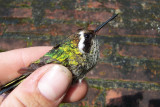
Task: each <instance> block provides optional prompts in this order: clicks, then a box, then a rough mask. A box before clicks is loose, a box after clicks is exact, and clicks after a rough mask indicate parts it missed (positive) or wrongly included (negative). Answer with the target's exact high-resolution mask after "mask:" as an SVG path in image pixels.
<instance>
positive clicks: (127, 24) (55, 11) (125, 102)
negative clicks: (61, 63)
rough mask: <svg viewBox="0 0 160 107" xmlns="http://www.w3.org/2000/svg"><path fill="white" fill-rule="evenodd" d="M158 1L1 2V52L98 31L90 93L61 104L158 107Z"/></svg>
mask: <svg viewBox="0 0 160 107" xmlns="http://www.w3.org/2000/svg"><path fill="white" fill-rule="evenodd" d="M159 12H160V1H159V0H0V52H3V51H7V50H12V49H17V48H24V47H30V46H46V45H55V44H57V43H59V42H60V41H62V40H63V39H64V37H66V36H68V35H70V34H72V33H74V32H75V31H76V30H77V29H79V28H88V29H94V28H95V27H96V26H97V25H99V24H101V23H103V22H104V21H106V20H107V19H109V18H110V17H111V16H112V15H113V14H116V13H119V15H118V17H116V19H115V20H113V21H112V22H110V23H109V24H108V25H107V26H105V27H104V28H103V29H102V30H101V31H100V32H99V33H98V39H99V41H100V43H101V46H100V50H101V51H100V56H101V59H100V61H99V63H98V64H97V66H96V67H95V68H94V69H93V70H91V71H90V72H89V73H88V74H87V79H86V80H87V81H88V84H89V86H90V87H89V90H88V94H87V96H86V97H85V98H84V99H83V100H82V101H79V102H76V103H71V104H63V105H61V106H75V107H76V106H87V107H88V106H98V107H99V106H103V107H104V106H107V107H109V106H112V107H113V106H115V107H158V106H159V107H160V85H159V82H160V14H159Z"/></svg>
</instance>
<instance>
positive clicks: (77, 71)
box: [0, 14, 118, 95]
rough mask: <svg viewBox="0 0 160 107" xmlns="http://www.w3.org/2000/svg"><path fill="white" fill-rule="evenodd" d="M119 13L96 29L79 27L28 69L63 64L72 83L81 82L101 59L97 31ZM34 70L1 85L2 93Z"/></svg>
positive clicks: (8, 90)
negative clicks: (69, 74) (70, 75)
mask: <svg viewBox="0 0 160 107" xmlns="http://www.w3.org/2000/svg"><path fill="white" fill-rule="evenodd" d="M117 15H118V14H116V15H114V16H112V17H111V18H110V19H109V20H107V21H106V22H104V23H103V24H102V25H100V26H98V27H97V28H96V29H95V30H87V29H79V30H78V31H77V33H75V34H73V35H71V36H69V37H68V39H67V40H66V41H64V42H63V43H61V44H59V45H57V46H56V47H54V48H53V49H51V50H50V51H49V52H47V53H46V54H45V55H44V56H43V57H41V58H40V59H38V60H37V61H35V62H33V63H31V64H30V65H29V66H28V67H27V69H26V70H29V71H32V72H33V71H34V70H36V69H37V68H39V67H42V66H44V65H46V64H51V63H57V64H62V65H63V66H65V67H67V68H68V69H69V70H70V71H71V72H72V75H73V80H72V83H76V82H78V81H79V82H81V81H82V79H83V78H84V77H85V75H86V74H87V72H89V71H90V70H91V69H92V68H93V67H94V66H95V65H96V63H97V61H98V59H99V43H98V40H97V38H96V33H97V32H98V31H99V30H100V29H101V28H102V27H104V26H105V25H106V24H107V23H108V22H109V21H111V20H112V19H114V18H115V17H116V16H117ZM32 72H27V73H25V74H22V76H20V77H18V78H16V79H14V80H12V81H11V82H9V83H7V84H5V85H3V86H1V87H0V95H1V94H3V93H4V92H10V91H11V90H13V89H14V88H15V87H16V86H18V85H19V84H20V83H21V82H22V81H23V80H24V79H25V78H26V77H28V76H29V75H30V74H31V73H32Z"/></svg>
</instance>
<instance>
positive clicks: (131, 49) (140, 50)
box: [118, 44, 160, 59]
mask: <svg viewBox="0 0 160 107" xmlns="http://www.w3.org/2000/svg"><path fill="white" fill-rule="evenodd" d="M118 53H119V54H120V55H121V56H129V57H137V58H149V59H160V54H159V53H160V47H159V46H154V45H135V44H128V45H120V46H119V49H118Z"/></svg>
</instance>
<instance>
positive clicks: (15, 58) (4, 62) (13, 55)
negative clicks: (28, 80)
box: [0, 46, 52, 84]
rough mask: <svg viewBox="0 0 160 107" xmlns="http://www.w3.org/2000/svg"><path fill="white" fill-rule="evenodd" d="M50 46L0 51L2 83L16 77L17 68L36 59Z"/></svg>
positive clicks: (0, 79)
mask: <svg viewBox="0 0 160 107" xmlns="http://www.w3.org/2000/svg"><path fill="white" fill-rule="evenodd" d="M51 48H52V47H48V46H43V47H31V48H24V49H16V50H11V51H7V52H2V53H0V81H1V83H2V84H4V83H6V82H8V81H9V80H12V79H14V78H15V77H18V76H19V75H20V74H19V73H18V70H20V68H22V67H27V66H28V65H29V64H30V63H31V62H33V61H36V60H37V59H39V58H40V57H41V56H43V55H44V54H45V53H46V52H48V51H49V50H50V49H51ZM4 75H5V76H4Z"/></svg>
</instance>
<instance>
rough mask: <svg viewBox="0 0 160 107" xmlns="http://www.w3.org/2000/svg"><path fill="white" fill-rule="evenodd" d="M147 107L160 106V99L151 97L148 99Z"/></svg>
mask: <svg viewBox="0 0 160 107" xmlns="http://www.w3.org/2000/svg"><path fill="white" fill-rule="evenodd" d="M148 107H160V99H152V100H150V101H149V106H148Z"/></svg>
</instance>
